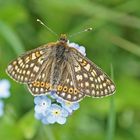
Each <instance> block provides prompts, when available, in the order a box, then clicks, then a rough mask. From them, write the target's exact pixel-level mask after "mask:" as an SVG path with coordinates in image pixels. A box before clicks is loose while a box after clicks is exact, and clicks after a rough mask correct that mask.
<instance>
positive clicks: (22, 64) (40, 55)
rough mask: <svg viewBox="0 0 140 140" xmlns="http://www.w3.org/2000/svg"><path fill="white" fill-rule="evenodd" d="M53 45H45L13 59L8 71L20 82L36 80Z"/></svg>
mask: <svg viewBox="0 0 140 140" xmlns="http://www.w3.org/2000/svg"><path fill="white" fill-rule="evenodd" d="M50 46H51V45H49V44H48V45H44V46H41V47H39V48H36V49H34V50H31V51H28V52H27V53H25V54H23V55H22V56H20V57H18V58H17V59H15V60H14V61H12V62H11V63H10V64H9V65H8V67H7V69H6V72H7V73H8V74H9V76H10V77H11V78H13V79H14V80H16V81H17V82H20V83H28V82H32V81H34V80H35V79H36V78H37V76H38V75H39V72H41V71H42V69H43V67H44V64H45V63H46V62H45V61H46V60H47V58H48V57H49V55H50V52H51V49H52V47H50Z"/></svg>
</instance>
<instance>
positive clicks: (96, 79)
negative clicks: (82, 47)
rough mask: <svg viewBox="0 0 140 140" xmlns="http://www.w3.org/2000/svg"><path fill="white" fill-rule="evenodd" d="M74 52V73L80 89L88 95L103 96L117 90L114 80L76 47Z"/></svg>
mask: <svg viewBox="0 0 140 140" xmlns="http://www.w3.org/2000/svg"><path fill="white" fill-rule="evenodd" d="M72 51H73V53H72V55H73V62H74V63H73V65H72V69H73V75H74V76H75V77H74V79H75V83H76V87H77V89H78V90H80V91H81V92H82V93H84V94H85V95H86V96H92V97H103V96H107V95H111V94H113V93H114V92H115V85H114V83H113V82H112V80H111V79H110V78H109V77H108V76H107V74H105V73H104V72H103V71H102V70H101V69H100V68H99V67H98V66H96V65H95V64H94V63H93V62H91V61H90V60H89V59H88V58H86V57H85V56H83V55H82V54H81V53H80V52H78V51H77V50H76V49H72Z"/></svg>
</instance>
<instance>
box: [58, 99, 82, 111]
mask: <svg viewBox="0 0 140 140" xmlns="http://www.w3.org/2000/svg"><path fill="white" fill-rule="evenodd" d="M57 102H58V103H60V104H61V106H62V107H63V108H65V109H66V110H67V111H68V112H69V113H70V114H71V113H72V112H73V111H74V110H77V109H78V108H79V107H80V106H79V103H78V102H70V101H65V100H63V99H62V98H58V99H57Z"/></svg>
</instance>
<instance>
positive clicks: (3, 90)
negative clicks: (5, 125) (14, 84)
mask: <svg viewBox="0 0 140 140" xmlns="http://www.w3.org/2000/svg"><path fill="white" fill-rule="evenodd" d="M9 96H10V82H9V81H8V80H6V79H2V80H0V116H2V115H3V114H4V102H3V98H8V97H9Z"/></svg>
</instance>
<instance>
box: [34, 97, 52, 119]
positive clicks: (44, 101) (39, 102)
mask: <svg viewBox="0 0 140 140" xmlns="http://www.w3.org/2000/svg"><path fill="white" fill-rule="evenodd" d="M34 103H35V117H36V118H37V119H42V118H43V117H44V115H45V112H46V110H47V108H49V107H50V106H51V100H50V99H49V98H48V97H47V96H46V95H44V96H36V97H35V99H34Z"/></svg>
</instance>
